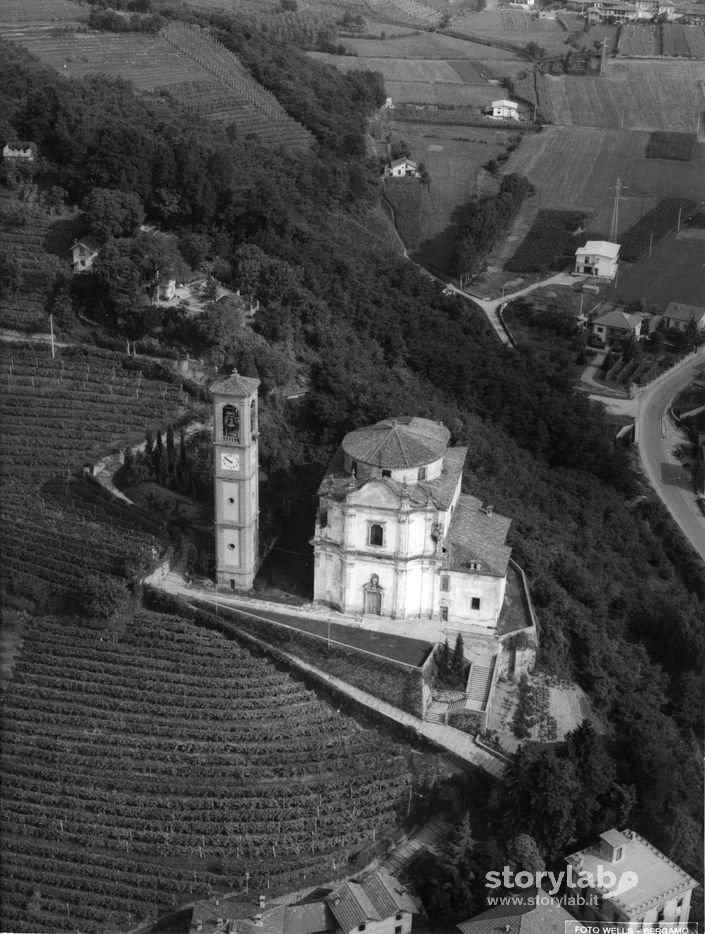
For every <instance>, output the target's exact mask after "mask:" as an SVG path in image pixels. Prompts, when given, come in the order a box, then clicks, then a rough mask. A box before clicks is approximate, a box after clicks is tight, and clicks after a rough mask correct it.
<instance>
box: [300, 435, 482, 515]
mask: <svg viewBox="0 0 705 934" xmlns="http://www.w3.org/2000/svg"><path fill="white" fill-rule="evenodd" d="M466 454H467V448H460V447H458V448H448V449H447V450H446V452H445V456H444V458H443V469H442V471H441V475H440V477H438V478H437V479H436V480H420V481H418V482H417V483H411V484H408V485H407V484H405V483H402V482H401V481H399V480H392V479H391V478H390V477H372V478H368V479H364V480H358V479H356V478H354V477H353V476H352V475H351V474H349V473H346V472H345V466H344V460H343V450H342V448H338V451H337V452H336V454H335V455H334V457H333V459H332V461H331V462H330V465H329V466H328V470H327V471H326V473H325V475H324V477H323V480H322V481H321V485H320V486H319V488H318V495H319V496H322V497H325V498H327V499H336V500H339V501H344V500H345V499H346V498H347V497H348V495H349V494H351V493H354V492H355V491H356V490H359V489H360V488H361V487H363V486H364V485H365V484H366V483H383V484H384V485H385V486H386V487H388V489H390V490H392V491H393V492H394V493H396V495H397V496H399V497H400V498H401V497H402V496H408V498H409V504H410V506H411V507H412V508H417V509H419V508H423V507H425V506H428V505H429V503H430V504H431V505H432V506H433V507H434V508H436V509H441V510H446V509H449V508H450V504H451V501H452V499H453V494H454V493H455V489H456V487H457V485H458V481H459V479H460V475H461V474H462V472H463V464H464V463H465V456H466Z"/></svg>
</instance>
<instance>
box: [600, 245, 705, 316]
mask: <svg viewBox="0 0 705 934" xmlns="http://www.w3.org/2000/svg"><path fill="white" fill-rule="evenodd" d="M704 295H705V240H696V239H689V238H687V237H679V236H678V235H677V234H676V233H675V231H674V232H673V233H671V234H668V235H667V236H665V237H664V238H663V239H662V240H660V241H659V242H658V243H656V244H654V247H653V250H652V253H651V257H649V256H648V255H647V256H644V257H643V258H642V259H641V260H640V261H639V262H638V263H634V264H633V265H632V264H623V265H622V266H621V268H620V271H619V279H618V282H617V285H616V287H614V288H613V289H610V290H609V291H608V292H606V293H605V297H606V298H607V299H614V300H619V301H624V302H638V301H640V300H641V299H644V300H645V301H646V302H647V304H648V305H649V306H651V305H655V306H658V308H659V310H660V311H663V310H664V309H665V308H666V305H668V303H669V302H672V301H673V302H683V303H684V304H690V305H702V304H703V296H704Z"/></svg>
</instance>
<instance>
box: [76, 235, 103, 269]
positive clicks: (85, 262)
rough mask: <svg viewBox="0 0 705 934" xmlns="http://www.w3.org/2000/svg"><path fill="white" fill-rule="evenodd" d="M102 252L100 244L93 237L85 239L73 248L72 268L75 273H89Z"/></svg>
mask: <svg viewBox="0 0 705 934" xmlns="http://www.w3.org/2000/svg"><path fill="white" fill-rule="evenodd" d="M99 252H100V244H99V243H98V241H97V240H94V239H93V237H83V238H82V239H81V240H77V241H76V242H75V243H74V245H73V246H72V247H71V268H72V269H73V271H74V273H78V272H89V271H90V269H91V267H92V265H93V261H94V260H95V258H96V256H97V255H98V253H99Z"/></svg>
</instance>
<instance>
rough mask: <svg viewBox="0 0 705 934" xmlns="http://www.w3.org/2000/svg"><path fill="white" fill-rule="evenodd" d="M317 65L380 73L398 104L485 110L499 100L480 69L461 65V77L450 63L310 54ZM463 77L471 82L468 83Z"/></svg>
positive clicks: (433, 60)
mask: <svg viewBox="0 0 705 934" xmlns="http://www.w3.org/2000/svg"><path fill="white" fill-rule="evenodd" d="M309 54H310V55H311V56H312V57H315V58H316V59H317V60H318V61H321V62H324V63H328V64H331V65H335V67H336V68H339V69H340V70H341V71H346V72H347V71H352V70H370V71H378V72H380V73H381V74H382V75H383V77H384V86H385V88H386V91H387V94H388V95H389V96H390V97H391V98H392V100H393V101H394V102H395V103H399V104H436V105H439V106H446V107H447V106H457V107H467V106H473V107H478V108H479V107H485V106H487V105H488V104H490V103H491V102H492V100H496V99H497V94H498V89H497V87H496V86H494V85H492V84H490V83H489V82H488V81H487V80H486V79H485V78H483V77H482V75H481V74H480V71H479V70H478V67H475V66H474V65H473V66H471V68H470V69H468V68H467V67H464V66H462V65H461V69H460V71H461V73H459V72H458V71H456V70H455V69H454V68H453V67H452V63H451V62H447V61H441V60H436V59H432V60H430V61H426V60H420V59H408V58H401V59H400V58H362V57H359V56H357V57H353V56H348V55H329V54H327V53H325V52H312V53H309ZM463 75H464V76H466V77H468V78H470V79H471V83H465V82H464V80H463Z"/></svg>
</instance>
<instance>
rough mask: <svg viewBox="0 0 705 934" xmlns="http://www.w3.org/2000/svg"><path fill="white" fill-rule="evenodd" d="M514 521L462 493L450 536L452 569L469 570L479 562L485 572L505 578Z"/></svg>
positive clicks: (447, 538)
mask: <svg viewBox="0 0 705 934" xmlns="http://www.w3.org/2000/svg"><path fill="white" fill-rule="evenodd" d="M510 525H511V519H507V518H506V517H505V516H500V515H499V514H498V513H496V512H492V511H488V510H487V509H486V508H484V509H483V506H482V503H481V502H480V500H479V499H476V498H475V497H474V496H469V495H468V494H466V493H461V495H460V497H459V499H458V504H457V506H456V507H455V512H454V513H453V518H452V519H451V522H450V528H449V529H448V534H447V536H446V546H447V547H448V551H449V558H450V569H451V570H452V571H466V570H468V569H469V568H470V565H471V562H474V561H479V562H480V565H481V573H483V574H490V575H492V576H493V577H504V576H505V574H506V573H507V566H508V564H509V556H510V555H511V552H512V550H511V548H509V547H508V546H507V545H505V544H504V543H505V541H506V538H507V532H508V531H509V526H510Z"/></svg>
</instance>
